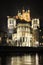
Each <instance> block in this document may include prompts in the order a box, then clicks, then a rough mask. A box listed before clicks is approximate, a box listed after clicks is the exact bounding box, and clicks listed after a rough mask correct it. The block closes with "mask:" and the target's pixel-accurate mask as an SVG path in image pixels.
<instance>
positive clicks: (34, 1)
mask: <svg viewBox="0 0 43 65" xmlns="http://www.w3.org/2000/svg"><path fill="white" fill-rule="evenodd" d="M23 7H24V9H30V11H31V18H35V17H38V18H40V20H42V21H43V1H42V0H14V1H13V0H10V1H7V0H6V1H4V2H3V1H0V30H5V29H6V24H7V18H6V17H7V16H8V15H9V16H10V15H11V16H14V15H16V14H17V11H18V10H20V11H21V9H22V8H23ZM41 26H42V27H43V22H42V24H41Z"/></svg>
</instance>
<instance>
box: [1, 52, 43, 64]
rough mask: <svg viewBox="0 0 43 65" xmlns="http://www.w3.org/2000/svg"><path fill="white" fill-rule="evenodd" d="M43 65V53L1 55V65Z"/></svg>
mask: <svg viewBox="0 0 43 65" xmlns="http://www.w3.org/2000/svg"><path fill="white" fill-rule="evenodd" d="M3 64H4V65H43V54H38V53H35V54H34V53H33V54H32V53H29V54H24V55H17V56H15V55H14V56H6V57H0V65H3Z"/></svg>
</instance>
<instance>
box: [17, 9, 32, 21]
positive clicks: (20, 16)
mask: <svg viewBox="0 0 43 65" xmlns="http://www.w3.org/2000/svg"><path fill="white" fill-rule="evenodd" d="M16 19H20V20H25V21H27V22H30V21H31V19H30V10H27V11H25V10H22V14H21V13H20V12H18V15H17V16H16Z"/></svg>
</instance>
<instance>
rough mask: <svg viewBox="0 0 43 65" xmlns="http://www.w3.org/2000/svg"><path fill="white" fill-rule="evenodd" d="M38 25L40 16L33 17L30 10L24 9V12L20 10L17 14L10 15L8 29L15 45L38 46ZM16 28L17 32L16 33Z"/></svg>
mask: <svg viewBox="0 0 43 65" xmlns="http://www.w3.org/2000/svg"><path fill="white" fill-rule="evenodd" d="M18 19H19V20H18ZM17 22H18V23H17ZM38 27H40V21H39V18H34V19H31V17H30V10H27V11H25V10H22V13H21V12H19V11H18V14H17V15H16V16H14V17H8V30H9V33H11V36H12V45H14V46H28V47H33V46H38V45H39V31H38ZM15 28H16V31H17V32H16V33H14V29H15Z"/></svg>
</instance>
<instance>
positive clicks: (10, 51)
mask: <svg viewBox="0 0 43 65" xmlns="http://www.w3.org/2000/svg"><path fill="white" fill-rule="evenodd" d="M25 53H26V54H28V53H43V47H14V46H0V55H14V54H15V55H16V54H25Z"/></svg>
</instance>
